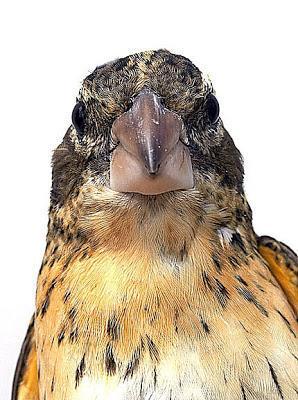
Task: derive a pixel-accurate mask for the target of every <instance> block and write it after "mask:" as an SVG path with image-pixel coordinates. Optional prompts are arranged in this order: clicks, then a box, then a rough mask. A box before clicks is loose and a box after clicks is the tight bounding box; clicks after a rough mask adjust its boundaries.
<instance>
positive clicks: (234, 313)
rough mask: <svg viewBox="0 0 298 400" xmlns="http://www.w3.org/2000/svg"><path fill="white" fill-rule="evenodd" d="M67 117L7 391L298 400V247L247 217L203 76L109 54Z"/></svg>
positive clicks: (175, 59)
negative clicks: (31, 308)
mask: <svg viewBox="0 0 298 400" xmlns="http://www.w3.org/2000/svg"><path fill="white" fill-rule="evenodd" d="M71 119H72V120H71V126H70V128H69V129H68V130H67V132H66V134H65V136H64V138H63V141H62V142H61V144H60V145H59V146H58V147H57V148H56V150H55V151H54V153H53V158H52V188H51V195H50V207H49V222H48V232H47V241H46V248H45V252H44V257H43V260H42V265H41V268H40V271H39V274H38V280H37V291H36V309H35V312H34V315H33V317H32V319H31V322H30V324H29V328H28V331H27V334H26V337H25V340H24V342H23V346H22V349H21V352H20V356H19V359H18V363H17V367H16V371H15V376H14V382H13V389H12V400H38V399H39V400H81V399H88V400H96V399H98V400H112V399H113V400H115V399H117V400H149V399H151V400H211V399H212V400H222V399H227V400H238V399H240V400H241V399H242V400H250V399H268V400H275V399H276V400H280V399H284V400H294V399H297V398H298V379H297V378H298V366H297V360H298V358H297V313H298V301H297V299H298V294H297V287H298V258H297V255H296V254H295V252H294V251H293V250H291V249H290V248H289V247H288V246H287V245H285V244H284V243H282V242H280V241H278V240H276V239H274V238H272V237H270V236H258V235H257V234H256V233H255V231H254V228H253V224H252V211H251V208H250V206H249V203H248V201H247V199H246V196H245V192H244V188H243V180H244V167H243V159H242V156H241V153H240V151H239V150H238V149H237V147H236V145H235V144H234V141H233V139H232V137H231V136H230V135H229V133H228V132H227V130H226V129H225V127H224V124H223V121H222V118H221V116H220V106H219V102H218V100H217V97H216V93H215V90H214V88H213V86H212V83H211V81H210V79H209V78H208V77H207V76H206V75H204V74H203V73H202V72H201V71H200V70H199V69H198V68H197V67H196V66H195V65H194V64H193V63H192V62H191V61H190V60H189V59H187V58H185V57H184V56H181V55H177V54H173V53H171V52H170V51H168V50H165V49H160V50H152V51H151V50H150V51H143V52H140V53H136V54H133V55H130V56H127V57H124V58H118V59H116V60H114V61H112V62H108V63H106V64H104V65H101V66H98V67H96V69H95V70H94V71H93V72H92V73H91V74H89V75H88V76H87V77H86V78H85V79H84V81H83V82H82V86H81V89H80V91H79V94H78V97H77V99H76V103H75V106H74V108H73V111H72V114H71Z"/></svg>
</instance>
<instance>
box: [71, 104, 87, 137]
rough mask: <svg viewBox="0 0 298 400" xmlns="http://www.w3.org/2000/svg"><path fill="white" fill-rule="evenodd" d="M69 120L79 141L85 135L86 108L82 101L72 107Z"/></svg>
mask: <svg viewBox="0 0 298 400" xmlns="http://www.w3.org/2000/svg"><path fill="white" fill-rule="evenodd" d="M71 119H72V124H73V126H74V127H75V130H76V131H77V134H78V137H79V139H82V138H83V137H84V135H85V127H86V107H85V104H84V103H83V102H82V101H79V102H77V104H76V105H75V106H74V109H73V111H72V115H71Z"/></svg>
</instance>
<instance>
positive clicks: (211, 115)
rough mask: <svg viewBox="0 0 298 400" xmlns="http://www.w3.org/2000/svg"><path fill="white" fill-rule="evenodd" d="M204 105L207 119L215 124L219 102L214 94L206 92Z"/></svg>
mask: <svg viewBox="0 0 298 400" xmlns="http://www.w3.org/2000/svg"><path fill="white" fill-rule="evenodd" d="M205 107H206V112H207V117H208V119H209V121H210V122H211V124H215V122H217V121H218V118H219V104H218V101H217V98H216V97H215V96H214V94H212V93H210V94H208V96H207V99H206V105H205Z"/></svg>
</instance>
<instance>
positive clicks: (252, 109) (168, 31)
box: [0, 0, 298, 400]
mask: <svg viewBox="0 0 298 400" xmlns="http://www.w3.org/2000/svg"><path fill="white" fill-rule="evenodd" d="M296 4H297V1H295V0H294V1H286V0H283V1H272V0H271V1H264V0H263V1H259V0H258V1H252V0H250V1H239V0H237V1H210V0H208V1H202V2H201V1H187V0H183V1H179V2H177V3H175V1H174V0H173V1H162V0H159V1H155V0H150V1H149V0H147V1H144V2H142V1H141V0H139V1H129V0H126V1H119V2H116V1H111V0H110V1H62V0H61V1H31V0H26V1H9V2H8V1H7V2H6V4H3V3H2V6H1V10H0V15H1V17H0V18H1V21H0V30H1V32H0V34H1V35H0V37H1V53H0V57H1V61H0V68H1V73H0V79H1V86H0V90H1V92H0V102H1V104H0V111H1V119H0V126H1V146H0V148H1V157H0V161H1V168H0V171H1V196H0V199H1V208H0V212H1V235H2V238H1V241H0V243H1V265H0V268H1V275H0V276H1V281H0V282H1V290H0V296H1V300H0V312H1V315H0V335H1V337H0V385H1V386H0V399H1V400H5V399H8V398H9V396H10V387H11V380H12V375H13V370H14V366H15V363H16V358H17V355H18V352H19V350H20V346H21V342H22V340H23V337H24V333H25V330H26V328H27V324H28V321H29V319H30V316H31V314H32V312H33V308H34V292H35V282H36V276H37V272H38V269H39V266H40V263H41V258H42V254H43V250H44V245H45V234H46V225H47V208H48V204H49V190H50V174H51V169H50V159H51V151H52V149H54V148H55V146H57V145H58V143H59V141H60V140H61V139H62V136H63V135H64V132H65V131H66V129H67V127H68V126H69V124H70V115H71V111H72V108H73V106H74V104H75V97H76V95H77V93H78V90H79V86H80V82H81V81H82V79H83V78H84V76H85V75H86V74H88V73H89V72H91V71H92V70H93V69H94V68H95V66H96V65H100V64H102V63H104V62H106V61H109V60H112V59H114V58H117V57H120V56H126V55H128V54H131V53H134V52H137V51H140V50H146V49H157V48H167V49H169V50H171V51H173V52H176V53H179V54H183V55H185V56H187V57H188V58H190V59H191V60H192V61H193V62H194V63H195V64H197V65H198V66H199V67H200V68H201V69H203V70H204V71H205V72H208V73H209V75H210V76H211V78H212V81H213V84H214V86H215V89H216V91H217V97H218V99H219V102H220V105H221V115H222V118H223V120H224V122H225V125H226V127H227V129H228V130H229V132H230V133H231V135H232V137H233V138H234V140H235V142H236V144H237V146H238V147H239V149H240V150H241V152H242V153H243V155H244V159H245V167H246V180H245V188H246V193H247V196H248V199H249V201H250V204H251V206H252V209H253V212H254V226H255V229H256V232H257V233H259V234H269V235H272V236H275V237H276V238H278V239H280V240H283V241H284V242H286V243H287V244H289V245H290V246H291V247H292V248H293V249H294V250H296V251H297V247H298V242H297V238H296V226H297V222H298V218H297V180H296V176H297V144H298V142H297V134H298V132H297V110H298V101H297V87H298V78H297V75H298V60H297V39H298V28H297V8H296Z"/></svg>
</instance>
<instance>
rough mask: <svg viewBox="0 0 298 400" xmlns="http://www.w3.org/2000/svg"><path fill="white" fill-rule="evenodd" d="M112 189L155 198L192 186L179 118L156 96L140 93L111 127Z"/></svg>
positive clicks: (150, 93)
mask: <svg viewBox="0 0 298 400" xmlns="http://www.w3.org/2000/svg"><path fill="white" fill-rule="evenodd" d="M112 136H113V140H114V141H116V142H118V143H119V144H118V146H117V147H116V149H115V150H114V151H113V154H112V160H111V168H110V186H111V189H113V190H116V191H119V192H136V193H142V194H147V195H154V194H159V193H164V192H169V191H173V190H178V189H189V188H192V187H193V173H192V166H191V160H190V155H189V151H188V148H187V147H186V146H185V145H184V144H183V143H182V141H181V140H180V139H181V138H183V137H184V136H185V128H184V125H183V122H182V120H181V118H180V117H179V116H178V115H177V114H176V113H174V112H171V111H169V110H167V109H166V108H164V107H163V106H162V104H161V102H160V99H159V97H158V96H156V95H155V94H154V93H152V92H151V91H149V90H143V91H142V92H141V93H140V94H139V95H138V96H137V97H136V98H135V101H134V103H133V106H132V107H131V109H130V110H129V111H128V112H126V113H124V114H122V115H121V116H120V117H118V118H117V119H116V121H115V122H114V124H113V127H112Z"/></svg>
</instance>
